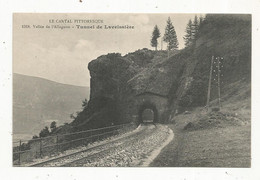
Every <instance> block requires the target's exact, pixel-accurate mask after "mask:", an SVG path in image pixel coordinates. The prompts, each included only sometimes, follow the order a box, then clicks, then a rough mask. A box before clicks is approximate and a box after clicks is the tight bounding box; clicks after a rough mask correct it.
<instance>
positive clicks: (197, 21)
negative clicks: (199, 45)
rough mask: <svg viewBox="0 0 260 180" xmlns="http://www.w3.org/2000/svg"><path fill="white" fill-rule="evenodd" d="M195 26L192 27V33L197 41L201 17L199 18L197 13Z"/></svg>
mask: <svg viewBox="0 0 260 180" xmlns="http://www.w3.org/2000/svg"><path fill="white" fill-rule="evenodd" d="M192 26H193V28H192V34H193V38H192V39H193V40H194V41H195V40H196V36H197V32H198V30H199V19H198V16H197V15H195V17H194V21H193V25H192Z"/></svg>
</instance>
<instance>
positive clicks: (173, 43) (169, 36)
mask: <svg viewBox="0 0 260 180" xmlns="http://www.w3.org/2000/svg"><path fill="white" fill-rule="evenodd" d="M163 41H165V42H166V43H167V49H168V57H169V51H170V50H172V49H173V50H175V49H178V46H179V42H178V39H177V35H176V32H175V29H174V26H173V25H172V21H171V18H170V17H168V20H167V25H166V27H165V33H164V36H163Z"/></svg>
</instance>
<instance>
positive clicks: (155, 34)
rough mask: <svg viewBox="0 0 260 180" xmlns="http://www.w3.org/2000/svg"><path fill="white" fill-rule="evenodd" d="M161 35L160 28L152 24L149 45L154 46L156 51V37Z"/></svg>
mask: <svg viewBox="0 0 260 180" xmlns="http://www.w3.org/2000/svg"><path fill="white" fill-rule="evenodd" d="M160 36H161V33H160V30H159V28H158V26H157V25H155V26H154V29H153V34H152V39H151V46H152V47H155V50H156V51H157V46H158V41H157V39H158V38H159V37H160Z"/></svg>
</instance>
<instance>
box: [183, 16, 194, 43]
mask: <svg viewBox="0 0 260 180" xmlns="http://www.w3.org/2000/svg"><path fill="white" fill-rule="evenodd" d="M185 32H186V35H185V36H184V37H183V39H184V41H185V46H186V47H188V46H190V45H192V42H193V34H192V33H193V25H192V21H191V19H190V20H189V22H188V24H187V27H186V30H185Z"/></svg>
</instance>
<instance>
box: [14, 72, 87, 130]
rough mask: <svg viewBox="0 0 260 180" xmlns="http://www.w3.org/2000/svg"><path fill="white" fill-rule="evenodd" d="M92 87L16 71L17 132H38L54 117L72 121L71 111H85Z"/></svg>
mask: <svg viewBox="0 0 260 180" xmlns="http://www.w3.org/2000/svg"><path fill="white" fill-rule="evenodd" d="M85 98H87V99H89V88H88V87H80V86H73V85H67V84H61V83H57V82H53V81H50V80H47V79H43V78H38V77H31V76H25V75H21V74H13V133H14V134H30V135H31V134H33V135H34V134H37V135H38V133H39V131H40V130H41V129H42V128H43V127H44V126H45V125H49V124H50V123H51V122H52V121H53V120H55V121H57V124H58V125H62V124H64V123H65V122H70V121H71V119H70V114H71V113H74V112H76V111H79V110H81V103H82V100H83V99H85Z"/></svg>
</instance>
